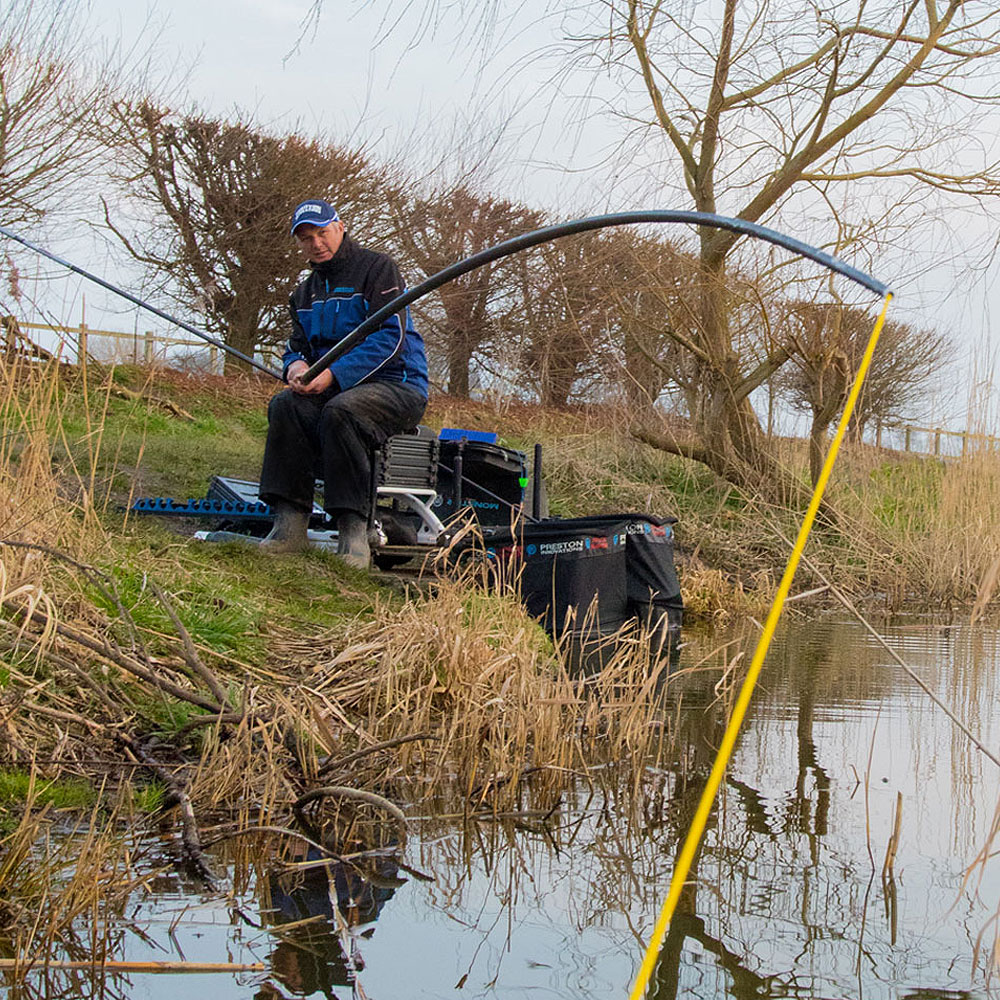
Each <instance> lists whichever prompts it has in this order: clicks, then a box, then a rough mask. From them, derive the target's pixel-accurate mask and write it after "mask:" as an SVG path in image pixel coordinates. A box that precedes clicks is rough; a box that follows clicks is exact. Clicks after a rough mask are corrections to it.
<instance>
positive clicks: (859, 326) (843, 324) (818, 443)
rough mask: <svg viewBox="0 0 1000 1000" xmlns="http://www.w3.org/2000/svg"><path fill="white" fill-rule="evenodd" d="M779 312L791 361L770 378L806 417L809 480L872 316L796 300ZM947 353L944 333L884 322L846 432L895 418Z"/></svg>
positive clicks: (924, 386)
mask: <svg viewBox="0 0 1000 1000" xmlns="http://www.w3.org/2000/svg"><path fill="white" fill-rule="evenodd" d="M783 312H784V314H785V315H784V319H783V321H782V324H781V325H782V327H783V330H782V333H783V335H784V336H785V337H787V339H788V342H789V344H790V345H791V351H792V363H791V364H790V365H789V366H788V367H787V368H786V369H784V370H782V371H781V372H780V373H779V374H778V375H777V376H776V384H777V386H778V388H779V390H780V391H781V392H782V393H783V394H784V395H785V396H786V398H787V399H788V400H789V402H790V403H791V405H792V406H793V407H795V408H796V409H800V410H805V411H807V412H809V414H810V416H811V423H810V431H809V470H810V474H811V476H812V481H813V483H815V482H816V481H817V479H818V478H819V472H820V468H821V467H822V464H823V456H824V454H825V451H826V444H827V436H828V433H829V429H830V425H831V424H832V423H833V422H834V420H836V419H837V417H838V416H839V415H840V413H841V411H842V409H843V405H844V402H845V401H846V399H847V393H848V391H849V390H850V387H851V383H852V382H853V379H854V373H855V372H856V371H857V369H858V366H859V365H860V363H861V356H862V355H863V353H864V350H865V347H866V345H867V342H868V337H869V335H870V333H871V330H872V327H873V325H874V323H875V317H874V316H873V315H871V313H870V312H866V311H864V310H862V309H856V308H852V307H848V306H842V305H837V304H830V303H816V302H802V301H797V302H790V303H788V304H787V305H786V306H785V307H784V309H783ZM949 355H950V346H949V343H948V340H947V338H945V337H944V336H943V335H941V334H938V333H935V332H934V331H932V330H927V329H921V328H919V327H914V326H911V325H909V324H907V323H900V322H896V321H893V320H890V321H888V322H887V323H886V324H885V327H884V329H883V331H882V336H881V338H880V340H879V350H878V351H877V352H876V354H875V356H874V357H873V359H872V364H871V368H870V369H869V373H868V378H867V379H866V380H865V384H864V388H863V391H862V393H861V396H860V397H859V399H858V404H857V406H856V408H855V411H854V415H853V418H852V422H851V433H852V436H853V437H854V438H855V439H857V440H860V438H861V436H862V434H863V433H864V428H865V425H866V424H867V423H868V422H869V421H870V420H872V419H879V420H891V419H894V418H897V419H898V418H901V417H902V416H903V415H904V412H905V410H906V408H909V407H912V406H913V405H914V404H915V403H917V402H918V401H919V400H920V398H921V396H922V395H923V394H924V393H926V392H927V391H928V389H929V388H930V385H931V382H932V380H933V378H934V376H935V375H936V374H937V373H938V372H939V371H940V369H941V367H942V365H944V364H945V362H946V361H947V360H948V358H949Z"/></svg>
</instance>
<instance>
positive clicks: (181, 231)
mask: <svg viewBox="0 0 1000 1000" xmlns="http://www.w3.org/2000/svg"><path fill="white" fill-rule="evenodd" d="M115 115H116V118H117V123H118V128H119V130H120V135H121V152H120V154H119V159H118V168H117V172H116V178H117V180H118V181H119V182H120V184H121V185H122V188H123V191H124V193H125V196H126V197H125V204H126V205H129V206H130V207H131V208H132V210H133V213H134V214H133V217H132V218H131V219H124V218H122V217H121V213H115V217H114V218H113V217H112V215H113V213H112V209H111V208H110V207H109V206H108V205H107V204H105V221H106V223H107V225H108V227H109V229H110V230H111V231H112V232H113V233H114V234H115V235H116V236H117V237H118V238H119V239H120V240H121V242H122V243H123V245H124V246H125V247H126V249H127V250H128V251H129V253H131V254H132V256H133V257H134V258H135V259H136V260H138V261H140V262H141V263H143V264H145V265H147V267H148V268H149V269H150V271H151V273H152V275H153V276H154V277H155V279H156V280H157V283H158V285H159V287H160V288H161V290H162V291H163V292H164V293H165V294H166V295H168V296H170V297H171V298H172V299H174V300H175V301H176V302H179V303H181V304H182V305H184V306H186V307H187V308H188V309H190V310H192V311H196V312H200V313H201V314H202V315H203V318H204V324H205V325H206V326H207V327H208V328H209V329H210V330H212V331H215V332H218V333H220V334H221V335H222V337H223V339H224V340H225V342H226V343H227V344H229V345H231V346H232V347H235V348H236V349H238V350H240V351H241V352H243V353H245V354H252V353H253V352H254V350H255V349H256V348H257V347H258V346H260V345H262V344H267V343H276V342H280V341H282V340H284V339H285V337H286V336H287V305H288V294H289V292H290V290H291V288H292V286H293V284H294V281H295V278H296V276H297V275H298V273H299V272H300V270H301V268H302V261H301V258H300V257H299V255H298V254H297V252H296V250H295V247H294V245H293V242H292V240H291V239H290V237H289V234H288V223H289V220H290V218H291V213H292V209H293V207H294V206H295V204H296V203H297V202H299V201H301V200H303V199H305V198H309V197H326V198H329V199H330V200H331V201H332V202H333V203H334V204H336V205H337V206H338V209H339V211H340V213H341V216H342V218H344V219H345V221H346V223H347V225H348V228H353V227H354V226H355V225H359V226H361V227H363V228H364V230H365V234H366V238H369V237H371V238H374V239H375V240H376V241H377V240H378V238H379V237H380V236H381V237H382V238H385V237H386V236H387V235H388V232H389V229H390V223H389V222H388V220H387V218H386V216H385V213H384V209H383V205H384V202H385V198H386V192H387V188H388V184H389V180H388V177H387V176H386V175H385V174H384V173H383V174H377V173H376V172H375V171H373V170H372V169H371V167H370V165H369V163H368V160H367V158H366V156H365V154H364V153H363V152H362V151H357V150H347V149H341V148H338V147H336V146H333V145H330V144H327V143H325V142H322V141H320V140H316V139H308V138H305V137H303V136H301V135H298V134H295V133H292V134H289V135H282V136H274V135H270V134H268V133H266V132H264V131H263V130H261V129H260V128H258V127H257V126H255V125H254V124H253V123H252V122H251V121H250V120H248V119H247V118H245V117H238V118H237V119H236V120H232V121H222V120H217V119H212V118H208V117H204V116H202V115H200V114H197V113H194V112H192V113H188V114H176V113H173V112H171V111H170V110H167V109H164V108H158V107H156V106H155V105H153V104H152V103H150V102H149V101H142V102H138V103H128V102H121V103H118V104H117V105H116V106H115ZM239 364H240V362H238V361H236V360H234V359H233V358H231V357H230V356H227V358H226V367H227V370H230V369H231V368H232V367H233V366H234V365H235V366H239Z"/></svg>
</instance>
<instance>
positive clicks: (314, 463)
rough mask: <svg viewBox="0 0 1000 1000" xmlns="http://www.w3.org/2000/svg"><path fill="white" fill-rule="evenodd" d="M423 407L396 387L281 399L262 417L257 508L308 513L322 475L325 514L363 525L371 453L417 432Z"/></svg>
mask: <svg viewBox="0 0 1000 1000" xmlns="http://www.w3.org/2000/svg"><path fill="white" fill-rule="evenodd" d="M426 405H427V400H426V399H425V398H424V397H423V395H422V394H421V393H419V392H417V391H416V390H415V389H411V388H410V387H409V386H406V385H402V384H401V383H398V382H366V383H364V384H362V385H356V386H354V387H353V388H351V389H345V390H344V391H343V392H338V391H337V390H335V389H333V390H330V391H329V392H325V393H320V394H318V395H315V396H306V395H302V394H300V393H297V392H292V390H291V389H285V390H284V392H279V393H278V395H277V396H275V397H274V398H273V399H272V400H271V403H270V406H269V407H268V410H267V420H268V427H267V444H266V446H265V448H264V467H263V469H262V470H261V474H260V498H261V500H263V501H264V502H265V503H274V502H275V501H284V502H286V503H290V504H292V505H293V506H295V507H298V508H300V509H301V510H312V504H313V491H314V483H315V480H316V478H317V475H320V476H322V479H323V484H324V493H323V507H324V509H325V510H326V511H327V513H328V514H330V515H332V516H334V517H336V516H337V515H338V514H342V513H346V512H349V511H350V512H353V513H355V514H360V515H361V516H362V517H368V515H369V513H370V507H371V496H372V468H371V462H372V452H373V451H374V450H375V449H376V448H378V447H381V445H383V444H385V442H386V441H387V440H388V439H389V438H390V437H392V435H393V434H399V433H401V432H402V431H406V430H409V429H410V428H411V427H415V426H416V425H417V423H418V422H419V421H420V418H421V417H422V416H423V414H424V408H425V407H426Z"/></svg>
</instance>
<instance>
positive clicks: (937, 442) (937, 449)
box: [934, 428, 941, 455]
mask: <svg viewBox="0 0 1000 1000" xmlns="http://www.w3.org/2000/svg"><path fill="white" fill-rule="evenodd" d="M934 454H935V455H940V454H941V429H940V428H938V429H937V430H936V431H935V432H934Z"/></svg>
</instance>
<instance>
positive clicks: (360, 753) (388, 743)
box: [316, 733, 439, 777]
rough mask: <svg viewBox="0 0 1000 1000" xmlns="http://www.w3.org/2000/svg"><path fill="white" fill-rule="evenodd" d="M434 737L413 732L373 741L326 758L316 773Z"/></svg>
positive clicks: (324, 772) (327, 771) (320, 775)
mask: <svg viewBox="0 0 1000 1000" xmlns="http://www.w3.org/2000/svg"><path fill="white" fill-rule="evenodd" d="M436 739H439V737H438V736H435V735H434V734H433V733H413V734H412V735H410V736H397V737H396V738H395V739H394V740H385V742H383V743H375V744H374V745H372V746H370V747H363V748H362V749H361V750H355V751H354V753H350V754H348V755H347V756H346V757H341V758H339V759H338V760H327V761H326V762H324V763H323V764H322V765H321V766H320V768H319V770H318V771H317V772H316V773H317V776H318V777H323V775H324V774H329V772H330V771H334V770H336V769H337V768H340V767H346V766H347V765H348V764H353V763H354V761H356V760H360V758H362V757H367V756H368V754H372V753H377V752H378V751H379V750H390V749H392V747H398V746H401V745H402V744H404V743H412V742H414V741H415V740H436Z"/></svg>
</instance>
